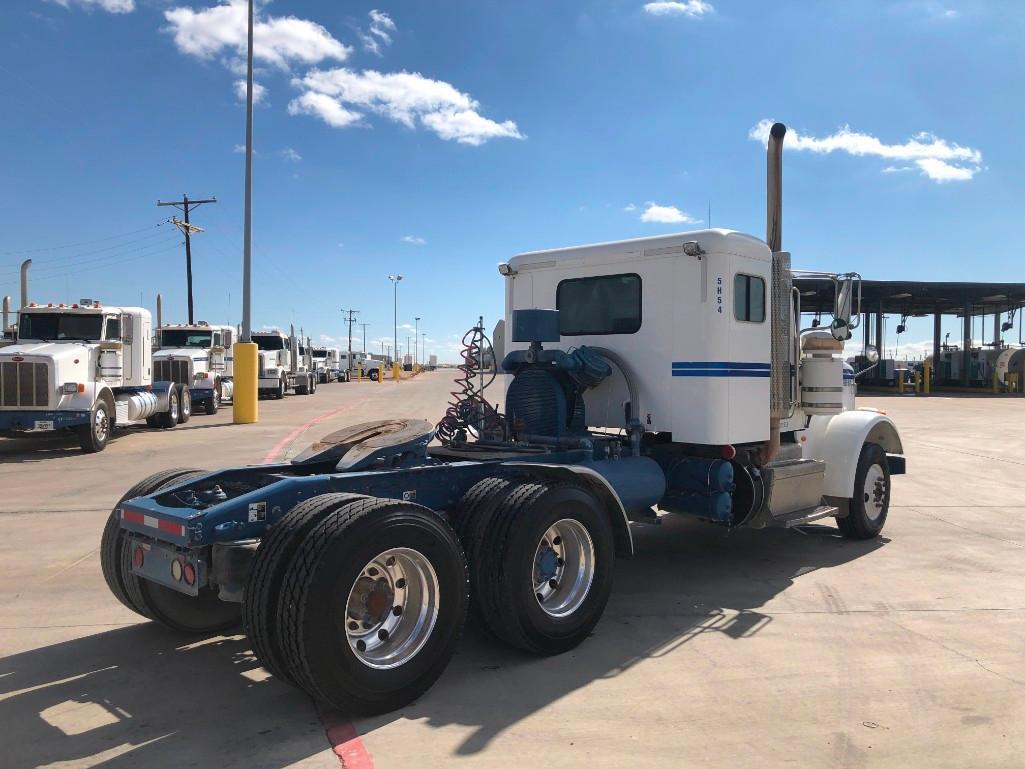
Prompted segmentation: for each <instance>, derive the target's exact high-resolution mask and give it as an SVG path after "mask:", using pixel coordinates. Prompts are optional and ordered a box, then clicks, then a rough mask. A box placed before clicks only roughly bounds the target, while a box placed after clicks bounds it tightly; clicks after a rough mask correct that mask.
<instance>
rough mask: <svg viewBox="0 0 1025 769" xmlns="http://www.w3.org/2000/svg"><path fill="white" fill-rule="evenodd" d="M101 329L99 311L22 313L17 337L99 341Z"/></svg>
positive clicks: (52, 340)
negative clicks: (85, 312) (82, 312)
mask: <svg viewBox="0 0 1025 769" xmlns="http://www.w3.org/2000/svg"><path fill="white" fill-rule="evenodd" d="M102 330H103V316H102V315H100V314H99V313H96V314H89V315H82V314H77V313H75V314H72V313H67V314H64V313H59V312H26V313H22V315H21V321H20V323H19V326H18V338H19V339H42V340H43V341H46V342H57V341H61V340H64V339H77V340H81V341H99V340H100V338H101V336H102Z"/></svg>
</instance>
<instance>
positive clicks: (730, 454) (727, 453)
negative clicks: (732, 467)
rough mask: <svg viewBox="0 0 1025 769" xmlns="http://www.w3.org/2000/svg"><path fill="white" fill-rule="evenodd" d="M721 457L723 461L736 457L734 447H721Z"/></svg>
mask: <svg viewBox="0 0 1025 769" xmlns="http://www.w3.org/2000/svg"><path fill="white" fill-rule="evenodd" d="M721 456H722V458H723V459H733V458H734V457H735V456H737V448H736V446H723V447H722V452H721Z"/></svg>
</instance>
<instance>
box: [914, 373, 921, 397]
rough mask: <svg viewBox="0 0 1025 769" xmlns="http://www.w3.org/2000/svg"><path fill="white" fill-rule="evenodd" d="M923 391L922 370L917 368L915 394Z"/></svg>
mask: <svg viewBox="0 0 1025 769" xmlns="http://www.w3.org/2000/svg"><path fill="white" fill-rule="evenodd" d="M920 392H922V372H921V371H919V370H918V369H917V368H916V369H915V395H918V393H920Z"/></svg>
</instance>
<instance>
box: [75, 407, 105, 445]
mask: <svg viewBox="0 0 1025 769" xmlns="http://www.w3.org/2000/svg"><path fill="white" fill-rule="evenodd" d="M113 426H114V418H113V415H112V414H111V413H110V407H109V406H108V405H107V402H106V401H105V400H98V401H96V405H94V406H93V408H92V411H90V412H89V424H86V425H79V426H78V427H76V428H75V432H76V433H77V434H78V445H79V447H80V448H81V449H82V451H83V452H84V453H86V454H95V453H97V452H99V451H103V450H104V449H105V448H107V442H108V441H109V440H110V431H111V429H112V428H113Z"/></svg>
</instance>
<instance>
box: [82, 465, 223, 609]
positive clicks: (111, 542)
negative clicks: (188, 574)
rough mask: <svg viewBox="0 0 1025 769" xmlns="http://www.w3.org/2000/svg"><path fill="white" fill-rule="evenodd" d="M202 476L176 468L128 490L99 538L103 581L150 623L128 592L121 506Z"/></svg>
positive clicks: (162, 471)
mask: <svg viewBox="0 0 1025 769" xmlns="http://www.w3.org/2000/svg"><path fill="white" fill-rule="evenodd" d="M202 472H203V471H202V470H189V469H184V468H180V467H176V468H173V469H170V470H161V471H160V472H159V473H154V474H153V475H151V476H149V477H148V478H144V479H143V480H141V481H139V482H138V483H137V484H135V485H134V486H132V487H131V488H130V489H128V491H126V492H125V493H124V495H123V496H122V497H121V499H119V500H118V502H117V504H116V505H114V509H113V510H111V511H110V515H109V516H108V517H107V524H106V525H105V526H104V527H103V535H102V536H101V537H100V570H101V571H102V572H103V579H104V581H106V583H107V587H108V588H110V592H111V593H113V594H114V597H115V598H117V600H119V601H120V602H121V603H123V604H124V605H125V606H127V607H128V608H129V609H131V610H132V611H134V612H135V613H136V614H141V615H142V616H144V617H146V618H147V619H153V617H151V616H150V615H149V614H147V613H146V609H145V607H144V606H138V605H136V604H135V603H134V602H133V601H132V600H131V599H130V598H129V597H128V593H127V592H126V590H125V584H124V583H125V578H126V577H130V576H131V573H130V572H129V571H128V563H129V561H128V559H127V557H126V553H125V536H124V533H123V532H122V531H121V505H123V504H124V503H125V502H127V501H128V500H129V499H135V498H136V497H142V496H146V495H147V494H152V493H153V492H155V491H158V490H159V489H161V488H163V487H164V486H170V485H171V484H172V483H175V482H178V481H180V480H182V479H183V478H185V477H186V476H192V475H198V474H200V473H202Z"/></svg>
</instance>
